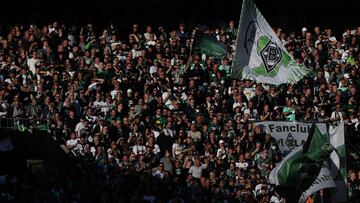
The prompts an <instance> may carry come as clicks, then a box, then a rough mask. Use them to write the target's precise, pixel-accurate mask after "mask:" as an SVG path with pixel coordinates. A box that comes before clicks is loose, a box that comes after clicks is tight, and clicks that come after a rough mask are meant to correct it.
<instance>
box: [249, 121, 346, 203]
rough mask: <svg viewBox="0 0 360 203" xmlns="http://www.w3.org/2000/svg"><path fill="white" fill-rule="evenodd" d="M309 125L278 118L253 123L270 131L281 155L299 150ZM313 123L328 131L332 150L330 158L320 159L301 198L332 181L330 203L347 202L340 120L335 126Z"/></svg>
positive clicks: (323, 131)
mask: <svg viewBox="0 0 360 203" xmlns="http://www.w3.org/2000/svg"><path fill="white" fill-rule="evenodd" d="M311 125H312V124H311V123H302V122H279V121H276V122H275V121H267V122H258V123H255V126H257V127H260V128H261V129H262V130H263V131H264V132H265V133H268V134H270V135H271V136H272V137H273V138H274V139H275V140H276V143H277V144H278V147H279V151H280V152H281V154H282V155H283V156H284V157H285V156H286V155H288V154H289V153H295V152H296V150H299V149H301V146H303V145H304V143H305V142H306V140H307V139H308V137H309V132H310V130H311ZM316 126H317V127H318V129H319V130H320V132H321V133H322V134H327V133H328V135H329V139H330V144H331V145H332V146H333V147H334V148H335V150H334V151H333V152H332V153H331V154H330V161H329V162H327V161H325V162H324V163H325V164H324V165H323V167H322V168H321V170H320V172H319V175H318V176H317V178H316V180H315V181H314V182H313V184H312V185H311V186H310V187H309V188H308V189H307V190H306V191H305V192H303V193H302V195H301V197H300V198H301V199H302V200H301V201H303V200H304V199H306V198H307V197H308V196H310V195H311V194H313V193H314V192H316V191H319V190H320V189H324V188H327V187H326V186H329V187H333V186H334V184H335V185H336V188H334V189H331V190H332V191H331V195H330V200H331V202H334V203H335V202H337V203H338V202H347V186H346V185H347V183H346V182H347V180H346V176H347V175H346V173H347V170H346V156H345V131H344V122H339V123H338V124H337V125H327V124H326V123H316ZM329 174H330V175H331V178H330V176H329ZM270 178H272V177H270ZM301 201H300V202H301Z"/></svg>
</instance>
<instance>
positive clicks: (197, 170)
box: [189, 165, 206, 178]
mask: <svg viewBox="0 0 360 203" xmlns="http://www.w3.org/2000/svg"><path fill="white" fill-rule="evenodd" d="M204 168H206V167H204V166H203V165H201V166H199V167H197V166H195V165H194V166H191V167H190V169H189V173H191V174H192V176H194V178H200V177H201V172H202V170H203V169H204Z"/></svg>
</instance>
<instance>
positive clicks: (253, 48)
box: [232, 0, 310, 85]
mask: <svg viewBox="0 0 360 203" xmlns="http://www.w3.org/2000/svg"><path fill="white" fill-rule="evenodd" d="M309 72H310V70H309V69H307V68H306V67H305V66H304V65H303V64H297V63H296V61H295V60H294V59H293V57H292V56H290V54H289V53H288V52H287V51H286V49H285V47H284V45H283V44H282V43H281V41H280V40H279V38H278V37H277V36H276V34H275V33H274V31H273V30H272V29H271V27H270V25H269V24H268V23H267V22H266V20H265V18H264V17H263V16H262V15H261V13H260V11H259V10H258V9H257V7H256V6H255V4H254V3H253V2H252V0H244V1H243V5H242V9H241V16H240V23H239V29H238V35H237V44H236V50H235V55H234V60H233V64H232V77H233V78H236V79H251V80H255V81H256V82H260V83H268V84H275V85H280V84H283V83H296V82H297V81H299V80H301V79H302V78H303V77H304V76H305V75H307V74H308V73H309Z"/></svg>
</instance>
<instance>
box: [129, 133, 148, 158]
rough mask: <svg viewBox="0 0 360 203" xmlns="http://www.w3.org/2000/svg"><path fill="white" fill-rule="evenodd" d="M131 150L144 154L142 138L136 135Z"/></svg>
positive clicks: (136, 153) (137, 153)
mask: <svg viewBox="0 0 360 203" xmlns="http://www.w3.org/2000/svg"><path fill="white" fill-rule="evenodd" d="M132 151H133V152H134V154H135V155H140V154H144V153H145V152H146V148H145V146H144V145H143V144H142V139H141V138H139V137H138V138H137V139H136V145H134V146H133V147H132Z"/></svg>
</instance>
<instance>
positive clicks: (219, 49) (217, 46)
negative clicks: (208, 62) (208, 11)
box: [193, 31, 227, 58]
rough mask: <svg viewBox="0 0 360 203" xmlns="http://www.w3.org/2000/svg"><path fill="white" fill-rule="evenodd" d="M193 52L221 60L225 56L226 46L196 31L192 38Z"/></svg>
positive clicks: (212, 37) (210, 36) (214, 38)
mask: <svg viewBox="0 0 360 203" xmlns="http://www.w3.org/2000/svg"><path fill="white" fill-rule="evenodd" d="M193 51H194V52H195V53H201V54H205V55H208V56H212V57H215V58H223V57H225V56H226V55H227V48H226V46H225V45H224V44H223V43H221V42H219V41H218V40H217V39H216V37H214V36H212V35H209V34H205V33H203V32H201V31H197V32H196V35H195V38H194V45H193Z"/></svg>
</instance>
